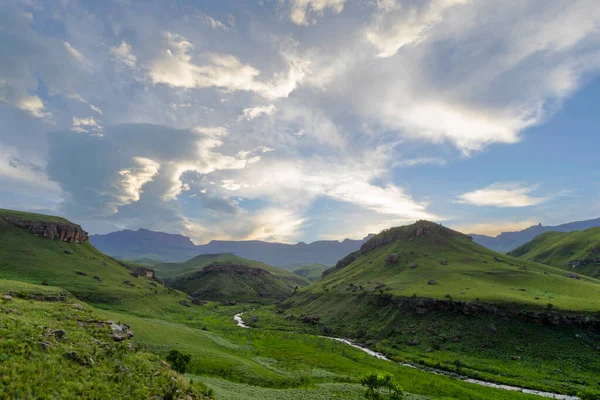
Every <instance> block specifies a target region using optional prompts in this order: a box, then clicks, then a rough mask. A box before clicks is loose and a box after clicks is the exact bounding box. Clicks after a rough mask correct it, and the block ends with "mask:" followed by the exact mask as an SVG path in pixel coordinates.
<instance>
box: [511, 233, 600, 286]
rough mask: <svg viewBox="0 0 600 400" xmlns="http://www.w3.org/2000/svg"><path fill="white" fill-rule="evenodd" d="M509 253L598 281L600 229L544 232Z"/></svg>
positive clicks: (599, 276)
mask: <svg viewBox="0 0 600 400" xmlns="http://www.w3.org/2000/svg"><path fill="white" fill-rule="evenodd" d="M508 254H509V255H511V256H513V257H518V258H520V259H523V260H530V261H535V262H538V263H542V264H547V265H552V266H554V267H558V268H562V269H567V270H569V271H571V272H574V273H580V274H584V275H589V276H592V277H595V278H600V228H591V229H587V230H584V231H574V232H547V233H543V234H541V235H538V236H536V237H535V238H534V239H533V240H532V241H530V242H529V243H526V244H524V245H523V246H521V247H518V248H516V249H515V250H513V251H511V252H510V253H508Z"/></svg>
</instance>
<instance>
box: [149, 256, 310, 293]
mask: <svg viewBox="0 0 600 400" xmlns="http://www.w3.org/2000/svg"><path fill="white" fill-rule="evenodd" d="M215 262H230V263H235V264H244V265H247V266H249V267H251V268H261V269H264V270H267V271H269V272H270V273H272V274H274V275H279V276H283V277H287V278H289V279H292V280H294V281H295V282H296V283H297V284H298V285H300V286H305V285H307V284H308V282H307V281H306V280H305V279H301V278H298V276H297V275H295V274H294V273H293V272H290V271H286V270H285V269H282V268H278V267H273V266H271V265H268V264H265V263H263V262H260V261H254V260H248V259H246V258H242V257H238V256H236V255H235V254H233V253H220V254H202V255H199V256H197V257H194V258H192V259H190V260H188V261H184V262H181V263H162V264H158V265H155V266H154V267H153V269H154V271H155V272H156V275H157V276H158V277H159V278H161V279H164V278H173V277H175V276H178V275H183V274H186V273H188V272H194V271H199V270H201V269H202V268H204V267H206V266H207V265H209V264H212V263H215Z"/></svg>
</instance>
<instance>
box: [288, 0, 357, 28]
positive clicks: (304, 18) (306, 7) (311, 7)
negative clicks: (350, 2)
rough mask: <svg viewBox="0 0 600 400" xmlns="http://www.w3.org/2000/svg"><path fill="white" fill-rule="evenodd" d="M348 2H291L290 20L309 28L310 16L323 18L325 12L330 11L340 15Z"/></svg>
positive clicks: (294, 0)
mask: <svg viewBox="0 0 600 400" xmlns="http://www.w3.org/2000/svg"><path fill="white" fill-rule="evenodd" d="M345 2H346V0H291V10H290V19H291V20H292V22H293V23H295V24H296V25H303V26H307V25H308V24H309V23H313V24H314V23H315V21H314V20H313V21H309V15H310V14H311V13H314V14H316V15H317V16H319V17H322V16H323V14H324V13H325V10H327V9H330V10H331V11H332V12H334V13H335V14H339V13H341V12H342V11H343V10H344V3H345Z"/></svg>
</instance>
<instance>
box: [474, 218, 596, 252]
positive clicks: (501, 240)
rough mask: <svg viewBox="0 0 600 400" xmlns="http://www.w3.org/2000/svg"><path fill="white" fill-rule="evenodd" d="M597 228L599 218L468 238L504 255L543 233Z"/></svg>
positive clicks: (535, 226) (539, 225)
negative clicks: (494, 235)
mask: <svg viewBox="0 0 600 400" xmlns="http://www.w3.org/2000/svg"><path fill="white" fill-rule="evenodd" d="M597 226H600V218H597V219H589V220H586V221H577V222H569V223H566V224H562V225H557V226H543V225H542V224H538V225H534V226H530V227H529V228H527V229H524V230H522V231H518V232H502V233H501V234H499V235H498V236H496V237H493V236H486V235H477V234H470V236H472V237H473V241H474V242H475V243H478V244H480V245H482V246H485V247H487V248H488V249H491V250H494V251H498V252H501V253H506V252H508V251H511V250H514V249H516V248H517V247H519V246H522V245H524V244H525V243H527V242H529V241H530V240H531V239H533V238H534V237H536V236H537V235H539V234H542V233H545V232H550V231H555V232H572V231H582V230H585V229H589V228H595V227H597Z"/></svg>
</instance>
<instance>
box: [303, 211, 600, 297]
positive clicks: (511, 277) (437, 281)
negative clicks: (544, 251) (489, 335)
mask: <svg viewBox="0 0 600 400" xmlns="http://www.w3.org/2000/svg"><path fill="white" fill-rule="evenodd" d="M323 275H324V278H323V280H322V281H319V284H318V285H311V286H310V287H309V288H307V289H306V290H305V291H303V292H307V293H308V292H310V293H312V294H316V293H327V294H329V295H331V294H332V293H338V294H342V293H343V294H349V293H352V294H355V295H358V294H360V293H361V292H365V293H372V292H377V293H386V294H389V295H397V296H415V297H426V298H435V299H444V298H448V297H451V298H452V299H453V300H454V301H476V300H480V301H490V302H497V301H501V302H504V303H506V302H518V303H525V304H530V305H532V306H535V305H538V306H544V305H546V304H547V303H548V302H551V303H553V304H554V305H555V306H557V307H561V308H564V309H579V308H581V307H584V308H591V309H594V308H597V306H596V305H593V304H591V300H590V299H591V298H592V297H594V296H596V295H597V292H598V290H600V281H596V280H593V279H589V278H583V277H582V278H581V279H580V280H576V279H570V278H568V277H566V276H565V271H564V270H561V269H557V268H554V267H549V266H546V265H542V264H537V263H532V262H526V261H523V260H519V259H515V258H513V257H509V256H507V255H502V254H499V253H495V252H493V251H491V250H488V249H486V248H485V247H483V246H480V245H478V244H477V243H474V242H473V241H472V239H471V237H469V236H467V235H464V234H462V233H459V232H456V231H453V230H451V229H448V228H445V227H443V226H441V225H438V224H435V223H432V222H428V221H419V222H417V223H416V224H413V225H408V226H402V227H397V228H392V229H388V230H386V231H383V232H382V233H380V234H379V235H377V236H375V237H373V238H371V239H370V240H369V241H367V242H366V243H365V244H363V245H362V246H361V248H360V250H358V251H356V252H355V253H351V254H350V255H349V256H347V257H345V258H343V259H342V260H341V261H339V262H338V263H337V264H336V266H335V267H333V268H331V269H329V270H327V271H325V272H324V273H323ZM520 289H524V290H520ZM590 296H591V297H590Z"/></svg>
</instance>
